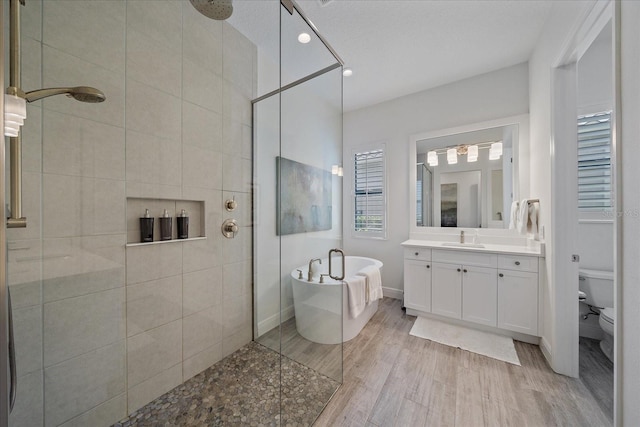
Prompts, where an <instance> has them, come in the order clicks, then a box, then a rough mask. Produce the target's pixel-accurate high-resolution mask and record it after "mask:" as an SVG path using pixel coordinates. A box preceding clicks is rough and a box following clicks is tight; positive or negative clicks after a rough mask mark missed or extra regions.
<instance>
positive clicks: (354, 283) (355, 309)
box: [345, 276, 367, 319]
mask: <svg viewBox="0 0 640 427" xmlns="http://www.w3.org/2000/svg"><path fill="white" fill-rule="evenodd" d="M345 282H346V284H347V294H348V295H349V315H350V316H351V318H352V319H355V318H356V317H358V316H359V315H360V313H362V312H363V311H364V308H365V306H366V305H367V303H366V300H365V298H366V297H365V295H366V288H367V278H366V277H364V276H353V277H349V280H345Z"/></svg>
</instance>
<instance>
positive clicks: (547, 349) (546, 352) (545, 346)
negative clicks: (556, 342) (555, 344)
mask: <svg viewBox="0 0 640 427" xmlns="http://www.w3.org/2000/svg"><path fill="white" fill-rule="evenodd" d="M540 350H542V355H543V356H544V358H545V359H547V363H548V364H549V366H553V364H552V363H551V346H550V345H549V341H547V339H546V338H545V337H540Z"/></svg>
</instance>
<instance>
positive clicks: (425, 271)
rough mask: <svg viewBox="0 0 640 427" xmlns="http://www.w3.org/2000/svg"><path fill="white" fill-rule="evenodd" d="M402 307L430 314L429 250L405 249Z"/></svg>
mask: <svg viewBox="0 0 640 427" xmlns="http://www.w3.org/2000/svg"><path fill="white" fill-rule="evenodd" d="M404 305H405V307H406V308H410V309H414V310H420V311H424V312H426V313H430V312H431V250H430V249H424V248H406V249H405V252H404Z"/></svg>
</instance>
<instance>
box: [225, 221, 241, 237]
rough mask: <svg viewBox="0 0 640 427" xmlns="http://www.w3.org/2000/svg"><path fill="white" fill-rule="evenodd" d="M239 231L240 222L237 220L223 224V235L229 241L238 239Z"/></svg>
mask: <svg viewBox="0 0 640 427" xmlns="http://www.w3.org/2000/svg"><path fill="white" fill-rule="evenodd" d="M238 229H239V228H238V222H237V221H236V220H235V219H231V218H229V219H225V220H224V222H223V223H222V235H223V236H224V237H226V238H227V239H233V238H234V237H236V234H237V233H238Z"/></svg>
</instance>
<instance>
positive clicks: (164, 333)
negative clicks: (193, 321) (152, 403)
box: [127, 320, 182, 389]
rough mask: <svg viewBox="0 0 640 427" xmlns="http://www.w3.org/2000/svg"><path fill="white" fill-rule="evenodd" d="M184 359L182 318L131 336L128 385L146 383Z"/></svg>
mask: <svg viewBox="0 0 640 427" xmlns="http://www.w3.org/2000/svg"><path fill="white" fill-rule="evenodd" d="M181 361H182V320H176V321H174V322H171V323H167V324H166V325H162V326H160V327H157V328H155V329H151V330H149V331H146V332H143V333H140V334H138V335H135V336H133V337H130V338H128V339H127V380H128V387H129V389H131V388H132V387H133V386H135V385H138V384H140V383H142V382H143V381H146V380H148V379H151V378H153V377H154V376H156V375H158V374H159V373H161V372H163V371H165V370H167V369H169V368H171V367H172V366H174V365H176V364H178V363H180V362H181Z"/></svg>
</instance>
